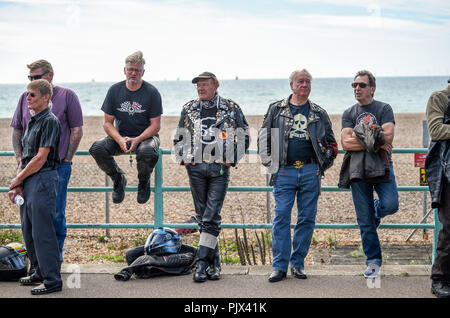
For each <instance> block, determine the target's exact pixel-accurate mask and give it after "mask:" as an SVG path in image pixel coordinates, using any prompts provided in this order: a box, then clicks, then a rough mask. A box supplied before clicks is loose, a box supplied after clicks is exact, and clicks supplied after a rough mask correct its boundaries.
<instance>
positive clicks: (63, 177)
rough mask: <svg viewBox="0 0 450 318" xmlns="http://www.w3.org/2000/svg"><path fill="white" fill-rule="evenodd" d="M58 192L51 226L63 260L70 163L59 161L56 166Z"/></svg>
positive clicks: (70, 171)
mask: <svg viewBox="0 0 450 318" xmlns="http://www.w3.org/2000/svg"><path fill="white" fill-rule="evenodd" d="M57 171H58V180H59V182H58V194H57V197H56V214H55V218H54V219H53V226H54V228H55V232H56V239H57V240H58V246H59V255H60V261H61V262H62V261H63V247H64V240H65V239H66V235H67V226H66V203H67V186H68V185H69V179H70V175H71V174H72V163H70V162H66V161H64V160H62V161H61V166H60V167H59V168H58V170H57Z"/></svg>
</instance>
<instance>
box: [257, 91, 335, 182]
mask: <svg viewBox="0 0 450 318" xmlns="http://www.w3.org/2000/svg"><path fill="white" fill-rule="evenodd" d="M291 96H292V95H290V96H289V97H287V98H285V99H282V100H279V101H277V102H274V103H272V104H270V106H269V109H268V111H267V113H266V115H265V116H264V121H263V124H262V126H261V128H260V129H259V131H258V153H259V155H260V157H261V162H262V164H263V165H264V166H266V167H268V168H269V173H271V178H270V185H271V186H272V185H274V184H275V180H276V176H277V173H278V170H279V167H280V166H285V165H286V164H287V152H288V144H289V132H290V131H291V128H292V126H293V124H294V116H292V113H291V110H290V108H289V100H290V98H291ZM308 101H309V104H310V110H309V115H308V122H307V133H308V135H309V139H310V140H311V143H312V146H313V149H314V153H315V155H316V158H315V160H316V162H317V164H318V166H319V170H320V174H321V175H322V176H323V175H324V172H325V170H327V169H328V168H330V167H331V166H332V165H333V162H334V159H335V158H336V156H337V154H338V145H337V143H336V139H335V138H334V133H333V129H332V126H331V121H330V118H329V117H328V114H327V112H326V111H325V110H324V109H323V108H322V107H320V106H319V105H317V104H315V103H313V102H311V101H310V100H308ZM272 150H273V151H272Z"/></svg>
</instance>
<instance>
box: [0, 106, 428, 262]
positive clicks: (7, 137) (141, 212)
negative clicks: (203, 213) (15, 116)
mask: <svg viewBox="0 0 450 318" xmlns="http://www.w3.org/2000/svg"><path fill="white" fill-rule="evenodd" d="M244 111H245V110H244ZM246 118H247V121H248V123H249V126H250V133H251V137H252V142H251V145H250V149H256V148H257V147H256V137H257V130H258V128H259V127H260V125H261V123H262V120H263V116H247V117H246ZM330 118H331V120H332V124H333V131H334V133H335V136H336V140H338V141H340V130H341V122H340V120H341V116H340V115H330ZM178 119H179V118H178V117H177V116H163V117H162V125H161V131H160V138H161V148H163V149H171V148H172V136H173V134H174V131H175V128H176V125H177V123H178ZM395 119H396V129H395V139H394V148H423V145H422V121H423V120H425V114H422V113H417V114H411V113H408V114H395ZM9 123H10V119H0V139H1V143H0V151H12V146H11V132H12V129H11V127H9ZM102 124H103V117H85V118H84V126H83V133H84V135H83V138H82V140H81V144H80V147H79V150H88V149H89V147H90V146H91V144H92V143H93V142H94V141H95V140H97V139H100V138H102V137H104V136H105V133H104V131H103V128H102ZM339 147H340V149H341V146H340V144H339ZM132 159H133V162H131V164H130V156H128V155H124V156H120V157H117V159H116V160H117V162H118V164H119V166H120V167H121V168H122V169H123V170H124V171H125V172H126V176H127V179H128V185H127V186H128V187H137V184H138V181H137V173H136V162H135V158H132ZM342 159H343V155H342V154H339V155H338V157H337V158H336V160H335V163H334V166H333V167H332V168H330V169H329V170H327V172H326V174H325V178H324V179H323V180H322V186H337V183H338V179H339V171H340V167H341V164H342ZM392 159H393V162H394V170H395V173H396V180H397V184H398V185H399V186H418V185H419V168H417V167H415V166H414V154H393V156H392ZM14 162H15V159H14V158H13V157H0V170H1V174H0V187H8V186H9V183H10V180H11V179H12V178H14V176H15V164H14ZM163 178H164V186H188V185H189V183H188V178H187V174H186V171H185V168H184V167H182V166H179V165H178V164H177V163H175V161H174V160H173V158H172V156H171V155H164V156H163ZM110 184H111V183H110ZM229 185H230V186H265V185H266V176H265V174H264V169H262V165H261V164H260V160H259V158H258V156H257V155H247V156H246V157H245V158H244V160H243V161H242V162H241V163H240V164H239V165H238V166H237V168H233V169H232V170H231V175H230V184H229ZM102 186H105V175H104V173H103V172H102V171H101V170H100V169H99V168H98V167H97V166H96V163H95V162H94V160H93V159H92V158H91V157H90V156H76V157H75V159H74V161H73V170H72V177H71V179H70V183H69V187H102ZM152 186H153V179H152ZM136 195H137V193H136V192H127V193H126V196H125V200H124V201H123V202H122V203H121V204H118V205H116V204H113V203H112V202H111V201H110V207H109V209H110V222H111V223H153V222H154V201H153V193H152V196H151V198H150V200H149V201H148V202H147V203H146V204H143V205H140V204H138V203H137V202H136ZM399 197H400V210H399V211H398V212H397V213H396V214H394V215H391V216H388V217H386V218H384V219H383V221H382V223H385V224H389V223H393V224H400V223H419V221H420V219H421V218H422V213H423V203H422V201H423V193H422V192H400V193H399ZM429 201H430V200H429V196H428V202H427V205H426V206H425V208H426V211H428V210H429V209H430V202H429ZM266 206H267V202H266V193H265V192H228V194H227V196H226V199H225V202H224V205H223V209H222V222H223V223H250V224H263V223H267V215H268V214H267V209H266ZM270 207H271V211H270V217H272V218H273V207H274V201H273V198H271V200H270ZM105 209H106V203H105V193H97V192H91V193H79V192H69V193H68V198H67V209H66V217H67V223H68V224H79V223H106V222H105ZM194 214H195V211H194V206H193V202H192V197H191V194H190V192H165V193H164V221H165V223H181V222H184V221H186V220H187V219H189V218H190V216H192V215H194ZM296 214H297V213H296V210H295V209H294V212H293V213H292V223H295V221H296ZM432 218H433V216H432V215H431V216H430V217H429V218H428V219H427V223H430V222H432ZM316 222H317V223H321V224H326V223H342V224H355V223H356V217H355V212H354V208H353V204H352V198H351V194H350V192H322V194H321V196H320V198H319V203H318V213H317V219H316ZM0 223H2V224H20V216H19V208H18V207H17V206H16V205H14V204H12V203H11V202H10V201H9V199H8V198H7V194H6V193H2V195H1V196H0ZM5 231H13V230H4V229H1V230H0V232H5ZM14 231H18V232H20V230H14ZM250 231H251V236H252V237H253V236H254V234H253V232H254V230H250ZM258 231H263V230H258ZM411 231H412V230H411V229H380V230H379V231H378V233H379V237H380V240H381V242H382V244H383V245H389V244H431V242H432V231H428V232H429V234H430V235H429V237H428V238H426V237H425V238H424V236H423V230H418V231H417V232H416V234H414V235H413V236H412V238H411V239H410V240H409V241H408V243H406V239H407V237H408V236H409V234H410V233H411ZM150 232H151V229H110V230H109V236H108V237H107V236H106V230H105V229H68V236H67V239H66V244H65V248H64V260H65V262H66V263H98V262H103V263H107V262H114V261H115V260H114V256H123V255H124V254H125V250H126V249H127V248H130V247H133V246H136V245H142V244H144V242H145V239H146V237H147V236H148V234H149V233H150ZM234 235H235V234H234V230H232V229H226V230H223V231H222V234H221V236H220V238H221V239H227V238H234ZM314 237H315V240H316V241H317V242H319V244H318V245H317V246H318V247H319V248H320V246H322V245H321V242H322V243H323V242H326V241H327V238H330V237H332V238H334V239H335V241H336V242H337V244H338V245H358V244H360V234H359V230H358V229H341V230H337V229H336V230H335V229H316V230H315V233H314ZM196 241H198V233H194V234H191V235H188V236H185V237H183V242H184V243H186V244H190V243H191V242H196ZM104 255H109V256H111V257H103V256H104ZM306 261H307V262H308V259H307V260H306Z"/></svg>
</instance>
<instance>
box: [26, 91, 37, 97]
mask: <svg viewBox="0 0 450 318" xmlns="http://www.w3.org/2000/svg"><path fill="white" fill-rule="evenodd" d="M28 96H31V97H32V98H35V97H36V94H35V93H30V92H27V97H28Z"/></svg>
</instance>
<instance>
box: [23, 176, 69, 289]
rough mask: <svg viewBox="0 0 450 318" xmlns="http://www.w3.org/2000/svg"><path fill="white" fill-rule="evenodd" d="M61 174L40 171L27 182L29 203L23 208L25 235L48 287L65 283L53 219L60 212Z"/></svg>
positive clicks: (40, 273) (33, 264)
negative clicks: (57, 200) (59, 178)
mask: <svg viewBox="0 0 450 318" xmlns="http://www.w3.org/2000/svg"><path fill="white" fill-rule="evenodd" d="M57 189H58V172H57V171H56V170H46V171H39V172H37V173H35V174H34V175H32V176H30V177H28V178H27V179H26V180H25V181H24V183H23V195H24V199H25V203H24V204H23V205H22V206H21V207H20V219H21V223H22V234H23V238H24V241H25V246H26V248H27V251H28V256H29V258H30V262H31V264H32V266H34V268H35V275H37V276H38V277H39V278H41V279H42V280H43V281H44V284H45V286H47V287H51V286H57V285H61V284H62V280H61V263H60V261H59V247H58V241H57V239H56V233H55V228H54V226H53V219H54V217H55V213H56V193H57Z"/></svg>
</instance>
